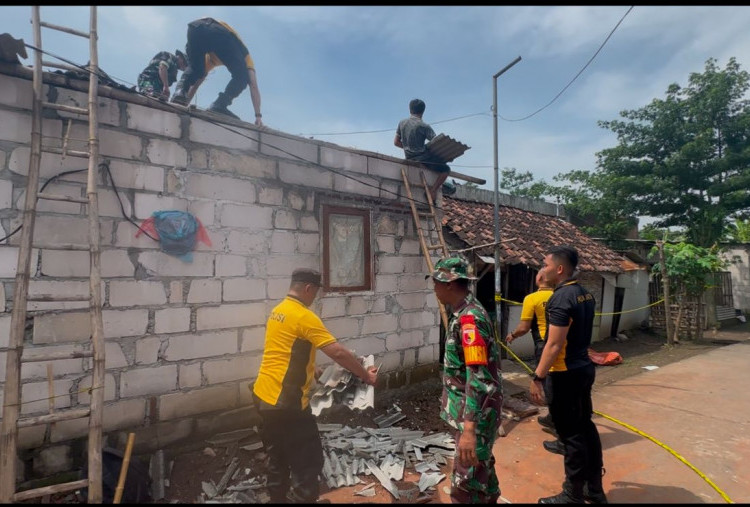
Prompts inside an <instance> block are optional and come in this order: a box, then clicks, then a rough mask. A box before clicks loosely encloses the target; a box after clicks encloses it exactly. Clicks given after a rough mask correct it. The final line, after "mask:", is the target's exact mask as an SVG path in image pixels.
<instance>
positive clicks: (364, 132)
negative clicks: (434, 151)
mask: <svg viewBox="0 0 750 507" xmlns="http://www.w3.org/2000/svg"><path fill="white" fill-rule="evenodd" d="M472 116H490V113H485V112H481V113H472V114H467V115H464V116H457V117H455V118H448V119H447V120H440V121H433V122H431V123H430V125H437V124H438V123H448V122H450V121H456V120H463V119H464V118H471V117H472ZM395 130H396V129H394V128H389V129H380V130H360V131H357V132H321V133H317V134H298V135H299V136H301V137H310V136H348V135H351V134H379V133H381V132H395Z"/></svg>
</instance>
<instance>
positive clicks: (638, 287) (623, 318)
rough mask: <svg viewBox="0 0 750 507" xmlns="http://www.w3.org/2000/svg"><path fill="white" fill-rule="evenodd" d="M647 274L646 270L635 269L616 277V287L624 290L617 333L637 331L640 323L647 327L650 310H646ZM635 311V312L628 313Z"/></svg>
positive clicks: (647, 300)
mask: <svg viewBox="0 0 750 507" xmlns="http://www.w3.org/2000/svg"><path fill="white" fill-rule="evenodd" d="M648 282H649V274H648V270H646V269H635V270H632V271H626V272H624V273H621V274H619V275H617V286H618V287H623V288H624V289H625V298H624V301H623V303H622V309H623V312H624V313H622V314H621V315H620V324H619V326H618V331H625V330H628V329H637V328H639V327H641V324H642V323H644V322H645V323H646V325H648V318H649V314H650V308H648V304H649V298H648ZM630 310H636V311H630Z"/></svg>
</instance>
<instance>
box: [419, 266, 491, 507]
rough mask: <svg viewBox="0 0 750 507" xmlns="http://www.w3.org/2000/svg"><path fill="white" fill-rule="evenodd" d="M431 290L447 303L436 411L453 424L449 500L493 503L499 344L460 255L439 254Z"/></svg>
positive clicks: (471, 276) (468, 270) (454, 501)
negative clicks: (441, 391)
mask: <svg viewBox="0 0 750 507" xmlns="http://www.w3.org/2000/svg"><path fill="white" fill-rule="evenodd" d="M429 276H432V279H433V281H434V283H435V296H436V297H437V299H438V300H439V301H440V302H441V303H442V304H444V305H447V306H449V307H450V309H451V312H450V319H449V322H448V329H447V331H446V338H445V357H444V358H443V398H442V402H441V410H440V417H441V418H442V419H443V420H444V421H445V422H447V423H448V424H449V425H450V426H451V427H452V428H453V429H454V430H455V433H454V435H455V441H456V454H455V456H454V459H453V474H452V477H451V502H453V503H496V502H497V499H498V498H499V497H500V485H499V483H498V480H497V474H496V473H495V457H494V456H493V455H492V446H493V444H494V443H495V438H496V435H497V431H498V429H499V427H500V422H501V418H500V413H501V409H502V405H503V393H502V377H501V374H500V350H499V348H498V345H497V343H496V341H495V338H494V333H493V327H492V321H491V319H490V317H489V316H488V315H487V311H486V310H485V309H484V308H483V307H482V305H481V304H480V303H479V301H477V299H476V298H475V297H474V295H473V294H472V293H471V291H470V289H469V283H470V280H476V277H474V276H473V275H472V268H471V266H470V264H469V263H468V261H466V260H465V259H463V258H461V257H458V256H453V257H446V258H443V259H441V260H440V261H438V262H437V263H436V264H435V271H434V272H433V273H432V275H428V277H429Z"/></svg>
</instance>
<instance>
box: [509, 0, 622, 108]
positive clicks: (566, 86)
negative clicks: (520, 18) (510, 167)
mask: <svg viewBox="0 0 750 507" xmlns="http://www.w3.org/2000/svg"><path fill="white" fill-rule="evenodd" d="M633 7H635V6H634V5H631V6H630V9H628V12H626V13H625V14H624V15H623V16H622V18H620V21H618V22H617V24H616V25H615V27H614V28H613V29H612V31H611V32H609V35H607V38H606V39H604V42H602V44H601V46H599V49H597V50H596V53H594V56H592V57H591V58H590V59H589V61H588V62H586V65H584V66H583V68H582V69H581V70H579V71H578V74H576V75H575V77H574V78H573V79H572V80H571V81H570V82H569V83H568V84H566V85H565V88H563V89H562V90H560V93H558V94H557V95H555V97H554V98H553V99H552V100H550V101H549V102H548V103H547V104H546V105H544V106H542V107H540V108H539V109H537V110H536V111H534V112H533V113H531V114H530V115H527V116H524V117H523V118H516V119H509V118H505V117H503V116H501V115H498V116H499V117H500V118H501V119H503V120H505V121H523V120H528V119H529V118H531V117H532V116H534V115H536V114H537V113H539V112H541V111H543V110H544V109H546V108H547V107H549V106H550V105H552V103H553V102H554V101H556V100H557V99H558V98H559V97H560V95H562V94H563V93H565V90H567V89H568V87H569V86H570V85H572V84H573V82H574V81H575V80H576V79H578V76H580V75H581V74H582V73H583V71H584V70H586V67H588V66H589V64H591V62H593V61H594V58H596V55H598V54H599V52H600V51H601V50H602V48H603V47H604V45H605V44H606V43H607V41H609V39H610V37H612V34H614V33H615V30H617V27H618V26H620V23H622V22H623V20H624V19H625V16H627V15H628V14H630V11H632V10H633Z"/></svg>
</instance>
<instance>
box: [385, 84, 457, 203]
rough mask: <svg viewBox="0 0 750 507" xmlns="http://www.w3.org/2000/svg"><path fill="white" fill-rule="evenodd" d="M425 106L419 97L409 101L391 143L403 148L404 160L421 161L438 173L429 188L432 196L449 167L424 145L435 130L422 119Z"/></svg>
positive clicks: (444, 178)
mask: <svg viewBox="0 0 750 507" xmlns="http://www.w3.org/2000/svg"><path fill="white" fill-rule="evenodd" d="M425 107H427V106H426V105H425V103H424V101H423V100H420V99H413V100H411V102H409V113H410V116H409V117H408V118H404V119H403V120H401V121H400V122H398V128H396V137H394V138H393V144H394V145H395V146H398V147H399V148H403V149H404V157H405V158H406V160H415V161H417V162H421V163H422V164H423V165H425V166H426V167H429V168H430V169H432V170H433V171H437V172H438V173H440V174H438V177H437V179H436V180H435V183H434V184H433V185H432V188H431V189H430V194H431V195H432V196H433V198H434V197H435V194H436V193H437V189H438V188H440V186H441V185H442V184H443V182H444V181H445V180H446V178H447V177H448V173H449V172H450V170H451V168H450V167H448V164H446V163H445V162H443V161H442V160H441V159H440V158H439V157H437V156H435V155H434V154H433V153H430V151H429V150H428V149H427V148H426V147H425V142H426V141H431V140H432V139H433V138H434V137H435V131H434V130H432V127H430V126H429V125H428V124H427V123H425V122H424V121H423V120H422V115H423V114H424V110H425Z"/></svg>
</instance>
